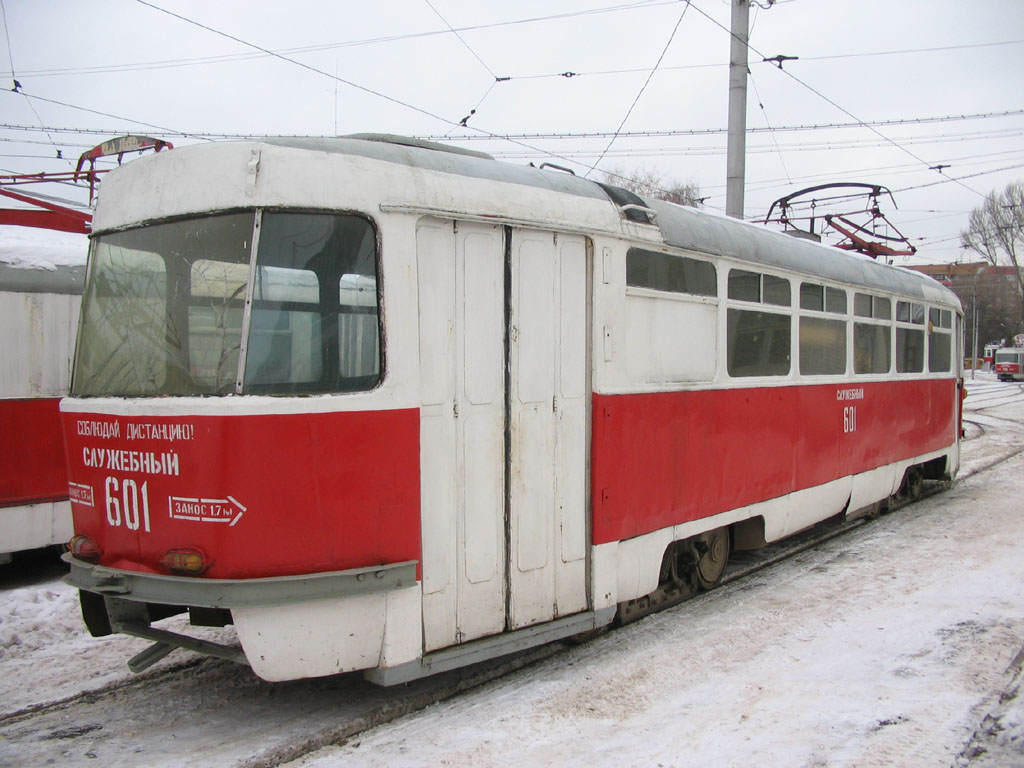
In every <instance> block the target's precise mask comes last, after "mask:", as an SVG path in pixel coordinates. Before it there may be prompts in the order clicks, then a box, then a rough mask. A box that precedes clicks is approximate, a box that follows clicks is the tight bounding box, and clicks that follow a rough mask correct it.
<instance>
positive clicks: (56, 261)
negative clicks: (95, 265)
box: [0, 225, 89, 294]
mask: <svg viewBox="0 0 1024 768" xmlns="http://www.w3.org/2000/svg"><path fill="white" fill-rule="evenodd" d="M88 250H89V239H88V238H87V237H86V236H85V235H78V234H74V233H71V232H58V231H56V230H52V229H39V228H36V227H19V226H13V225H9V226H0V290H5V291H18V292H26V293H72V294H77V293H81V292H82V283H83V279H84V276H85V259H86V255H87V253H88Z"/></svg>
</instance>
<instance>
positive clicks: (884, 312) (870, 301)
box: [853, 293, 892, 320]
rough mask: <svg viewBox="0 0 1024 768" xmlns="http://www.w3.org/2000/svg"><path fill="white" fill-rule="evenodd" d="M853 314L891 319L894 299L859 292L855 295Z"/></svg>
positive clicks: (876, 318) (878, 318) (877, 318)
mask: <svg viewBox="0 0 1024 768" xmlns="http://www.w3.org/2000/svg"><path fill="white" fill-rule="evenodd" d="M853 314H854V315H856V316H857V317H871V318H874V319H875V320H891V319H892V301H891V300H890V299H886V298H883V297H881V296H872V295H871V294H869V293H857V294H854V296H853Z"/></svg>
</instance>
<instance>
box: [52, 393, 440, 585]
mask: <svg viewBox="0 0 1024 768" xmlns="http://www.w3.org/2000/svg"><path fill="white" fill-rule="evenodd" d="M63 420H64V435H65V443H66V449H67V457H68V467H69V472H68V478H69V481H70V486H69V492H70V495H71V500H72V510H73V514H74V520H75V531H76V533H80V534H85V535H88V536H91V537H93V538H94V539H96V540H97V541H98V542H99V543H100V546H101V548H102V549H103V556H102V559H101V560H100V562H101V564H102V565H107V566H110V567H113V568H124V569H128V570H137V571H151V572H165V571H164V570H163V569H162V568H161V567H160V566H159V565H158V563H159V560H160V558H161V557H163V556H164V555H165V553H166V552H167V551H168V550H169V549H173V548H185V547H196V548H199V549H200V550H202V551H203V552H204V553H205V554H207V555H208V556H209V557H211V558H212V565H211V566H210V567H209V569H208V570H207V571H206V572H205V573H204V574H203V575H204V577H207V578H222V579H223V578H258V577H266V576H283V575H290V574H302V573H316V572H323V571H336V570H347V569H350V568H359V567H366V566H372V565H379V564H383V563H394V562H402V561H406V560H418V559H419V557H420V554H419V553H420V524H419V507H420V503H419V500H420V477H419V412H418V410H416V409H402V410H388V411H357V412H334V413H302V414H267V415H231V416H177V417H155V416H153V417H145V416H109V415H105V414H88V413H64V414H63Z"/></svg>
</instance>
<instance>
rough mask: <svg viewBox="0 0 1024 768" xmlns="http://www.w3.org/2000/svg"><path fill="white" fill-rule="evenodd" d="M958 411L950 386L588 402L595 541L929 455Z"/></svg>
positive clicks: (948, 436) (775, 390)
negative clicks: (591, 443) (590, 421)
mask: <svg viewBox="0 0 1024 768" xmlns="http://www.w3.org/2000/svg"><path fill="white" fill-rule="evenodd" d="M956 407H957V394H956V381H955V380H953V379H942V380H929V381H920V380H915V381H901V382H876V383H870V384H856V385H850V384H834V385H814V386H794V387H765V388H755V389H726V390H706V391H697V392H666V393H653V394H635V395H599V394H595V395H594V409H593V419H594V423H593V456H592V483H593V499H594V510H593V517H594V519H593V535H594V543H595V544H603V543H606V542H609V541H616V540H619V539H628V538H632V537H634V536H639V535H641V534H644V533H649V532H651V531H656V530H659V529H661V528H665V527H667V526H669V525H675V524H679V523H683V522H688V521H691V520H697V519H700V518H703V517H709V516H711V515H715V514H718V513H720V512H725V511H727V510H730V509H735V508H736V507H742V506H746V505H748V504H752V503H754V502H757V501H763V500H766V499H773V498H777V497H779V496H783V495H785V494H787V493H791V492H793V491H797V490H803V489H806V488H812V487H814V486H817V485H821V484H822V483H826V482H829V481H831V480H835V479H838V478H840V477H844V476H847V475H851V474H855V473H858V472H864V471H867V470H869V469H874V468H876V467H880V466H883V465H885V464H889V463H892V462H894V461H899V460H901V459H906V458H910V457H912V456H919V455H921V454H924V453H928V452H930V451H935V450H939V449H941V448H944V447H946V446H949V445H950V444H952V443H953V442H955V440H956V423H957V422H956V415H957V413H956Z"/></svg>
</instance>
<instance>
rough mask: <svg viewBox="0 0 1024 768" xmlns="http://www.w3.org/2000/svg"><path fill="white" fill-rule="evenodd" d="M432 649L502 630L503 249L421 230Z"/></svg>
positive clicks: (468, 227)
mask: <svg viewBox="0 0 1024 768" xmlns="http://www.w3.org/2000/svg"><path fill="white" fill-rule="evenodd" d="M416 245H417V255H416V263H417V275H418V277H417V284H418V300H419V309H418V314H419V337H420V342H419V352H420V382H421V400H420V413H421V418H420V449H421V463H420V469H421V478H420V487H421V509H422V546H423V550H422V551H423V566H422V569H423V593H424V594H423V637H424V650H425V651H431V650H435V649H437V648H443V647H446V646H449V645H452V644H455V643H459V642H463V641H466V640H471V639H475V638H477V637H481V636H483V635H487V634H493V633H496V632H501V631H502V630H503V629H504V626H505V591H504V590H505V572H504V571H505V569H504V565H503V564H504V561H505V532H504V516H505V485H504V469H505V458H504V441H505V438H504V434H505V433H504V430H505V398H504V370H505V369H504V239H503V231H502V229H501V228H500V227H495V226H490V225H484V224H471V223H470V224H467V223H464V222H460V223H459V225H458V227H456V226H455V223H454V222H452V221H441V220H436V219H425V220H423V221H421V223H420V225H419V226H418V228H417V237H416Z"/></svg>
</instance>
